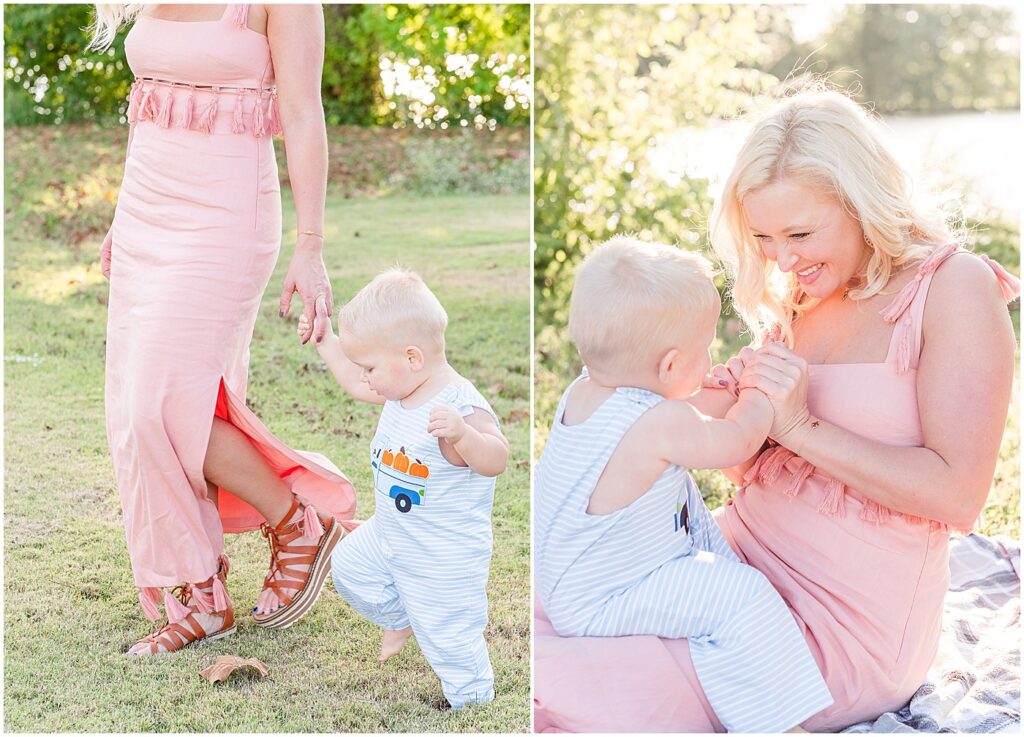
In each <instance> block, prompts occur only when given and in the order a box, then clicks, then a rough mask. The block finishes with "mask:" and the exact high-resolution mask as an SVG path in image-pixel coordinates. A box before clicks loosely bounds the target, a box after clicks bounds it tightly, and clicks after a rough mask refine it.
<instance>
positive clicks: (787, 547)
mask: <svg viewBox="0 0 1024 737" xmlns="http://www.w3.org/2000/svg"><path fill="white" fill-rule="evenodd" d="M912 192H913V186H912V184H911V182H910V179H909V178H908V176H907V175H906V173H905V171H904V170H903V169H902V168H901V167H900V165H899V164H898V163H897V161H896V159H895V158H894V157H893V155H892V154H891V153H890V152H889V150H888V149H887V147H886V145H885V143H884V142H883V140H882V138H881V136H880V134H879V131H878V128H877V125H876V123H875V122H874V121H873V120H872V119H871V118H870V117H869V115H868V114H867V113H866V112H865V110H864V109H862V108H860V107H859V106H858V105H856V104H855V103H854V102H852V101H851V100H849V99H848V98H847V97H845V96H843V95H841V94H839V93H837V92H834V91H826V90H810V91H805V92H802V93H800V94H797V95H794V96H792V97H790V98H788V99H786V100H783V101H781V102H780V103H779V104H778V105H777V106H776V107H775V108H774V110H772V111H771V112H770V114H768V115H767V116H766V117H765V118H764V119H762V120H761V121H760V122H759V123H758V124H757V125H755V126H754V128H753V130H752V131H751V133H750V134H749V136H748V138H747V140H746V142H745V143H744V145H743V148H742V149H741V151H740V153H739V155H738V158H737V161H736V163H735V164H734V166H733V169H732V173H731V174H730V176H729V178H728V180H727V181H726V184H725V188H724V193H723V195H722V197H721V199H720V200H719V202H718V203H717V205H716V210H715V212H714V215H713V219H712V229H711V240H712V244H713V246H714V249H715V251H716V252H717V253H718V255H719V256H720V257H721V259H722V260H723V261H724V262H725V264H726V265H727V267H728V269H729V273H730V276H731V277H732V299H733V302H734V304H735V306H736V309H737V311H738V312H739V314H740V315H741V316H742V317H743V319H744V321H745V322H746V324H747V326H748V327H749V329H750V330H751V332H752V333H753V334H754V335H755V336H756V337H757V340H756V343H757V345H759V346H760V347H758V348H756V349H754V348H744V349H743V350H742V351H741V352H740V354H739V355H738V356H736V357H734V358H732V359H730V360H729V361H728V362H727V363H726V364H725V365H724V366H718V367H715V369H714V370H713V372H712V373H713V375H712V376H711V377H709V378H708V379H707V380H706V381H705V389H704V390H703V391H701V392H700V393H699V394H698V395H696V396H695V397H693V398H692V401H693V402H694V403H695V404H697V405H698V407H699V408H700V409H701V410H703V411H704V412H706V413H708V414H713V415H715V416H719V417H720V416H723V415H724V413H725V411H726V410H727V409H728V407H729V406H731V404H732V403H733V402H734V401H735V398H734V396H735V393H736V389H737V382H739V386H741V387H742V386H756V387H757V388H758V389H760V390H762V391H763V392H765V393H766V394H768V396H769V398H770V399H771V401H772V404H773V405H774V408H775V420H774V424H773V425H772V429H771V432H770V438H769V441H768V442H767V443H766V444H765V446H764V447H763V448H762V449H761V451H760V452H759V453H758V454H757V455H756V456H755V457H753V458H751V459H750V460H749V461H747V462H746V463H744V464H742V465H740V466H738V467H735V468H730V469H723V471H724V473H725V474H726V475H727V476H728V477H729V478H730V479H731V480H732V481H733V482H734V483H735V484H736V485H737V487H738V490H737V492H736V494H735V498H734V499H733V500H731V501H730V502H729V503H728V505H727V506H725V507H724V508H722V509H720V510H718V511H717V513H716V519H717V522H718V524H719V526H720V527H721V529H722V531H723V532H724V534H725V537H726V538H727V539H728V541H729V543H730V545H731V546H732V547H733V549H734V550H735V551H736V553H737V554H738V555H739V557H740V559H741V560H743V561H744V562H746V563H749V564H750V565H753V566H755V567H756V568H758V569H759V570H760V571H761V572H762V573H763V574H765V576H767V578H768V579H769V581H771V583H772V584H773V585H774V586H775V588H776V589H777V590H778V591H779V593H780V594H781V595H782V597H783V598H784V599H785V600H786V602H787V603H788V605H789V607H790V609H791V610H792V612H793V614H794V616H795V618H796V620H797V623H798V625H799V626H800V628H801V630H802V631H803V633H804V635H805V637H806V639H807V642H808V645H809V646H810V649H811V653H812V655H813V656H814V658H815V660H816V662H817V664H818V666H819V668H820V669H821V672H822V674H823V676H824V677H825V680H826V682H827V684H828V687H829V690H830V691H831V693H832V696H833V697H834V699H835V703H834V704H833V705H832V706H830V707H829V708H827V709H825V710H824V711H822V712H819V713H818V714H817V715H816V716H814V717H812V718H811V719H810V720H808V721H806V722H805V723H804V725H803V726H804V728H806V729H808V730H810V731H833V730H837V729H841V728H842V727H844V726H846V725H849V724H852V723H855V722H858V721H861V720H863V719H866V718H871V717H873V716H877V715H878V714H879V713H881V712H884V711H886V710H890V709H894V708H897V707H899V706H900V705H902V704H903V703H905V702H906V701H907V699H909V698H910V696H911V695H912V694H913V693H914V691H915V690H916V689H917V688H918V686H919V685H920V684H921V682H922V680H923V678H924V675H925V673H926V671H927V670H928V667H929V665H930V664H931V662H932V659H933V657H934V655H935V652H936V648H937V646H938V639H939V631H940V622H941V616H942V605H943V598H944V595H945V592H946V589H947V585H948V581H949V566H948V540H949V534H950V531H951V530H967V529H970V527H971V526H972V525H973V524H974V521H975V519H976V518H977V516H978V514H979V513H980V511H981V509H982V507H983V506H984V504H985V499H986V497H987V495H988V491H989V487H990V485H991V483H992V477H993V473H994V469H995V464H996V460H997V456H998V452H999V445H1000V439H1001V436H1002V430H1003V426H1004V423H1005V421H1006V413H1007V407H1008V405H1009V401H1010V394H1011V390H1012V384H1013V369H1014V350H1015V341H1014V334H1013V327H1012V325H1011V322H1010V319H1009V317H1008V315H1007V311H1006V301H1007V300H1010V299H1012V298H1013V297H1015V296H1016V295H1017V294H1018V293H1019V283H1018V282H1017V280H1016V279H1015V278H1013V277H1012V276H1010V275H1009V274H1007V273H1006V272H1005V271H1004V270H1003V269H1002V268H1001V267H1000V266H999V265H998V264H996V263H994V262H992V261H991V260H989V259H988V258H986V257H984V256H982V257H978V256H975V255H973V254H971V253H967V252H965V251H963V250H962V249H961V241H960V239H959V238H958V235H957V234H956V233H955V232H954V231H953V230H952V229H951V228H950V227H949V226H948V225H947V221H946V220H945V219H944V218H943V217H942V216H941V215H940V214H939V213H938V212H937V211H934V210H931V209H927V208H925V207H923V206H921V205H920V204H918V203H917V202H915V201H913V200H912V197H911V195H912ZM744 368H745V369H746V372H745V373H744V378H743V380H742V381H741V382H740V381H739V377H740V374H741V371H743V369H744ZM713 387H722V388H721V389H716V388H713ZM538 619H539V621H538V622H537V626H536V629H535V631H536V638H537V641H536V646H535V656H536V670H535V672H536V682H535V694H536V696H535V708H536V717H537V721H536V724H537V728H538V730H549V729H550V730H569V731H640V730H643V731H675V732H680V731H683V732H687V731H688V732H710V731H721V730H722V726H721V723H720V722H719V721H718V719H717V718H716V716H715V714H714V712H713V711H712V710H711V708H710V706H709V705H708V702H707V699H706V697H705V696H704V694H703V692H702V691H701V688H700V685H699V683H698V681H697V679H696V677H695V674H694V671H693V666H692V663H691V662H690V656H689V650H688V646H687V642H686V640H668V639H665V640H661V639H657V638H653V637H622V638H587V637H580V638H559V637H558V636H557V635H556V634H555V632H554V630H553V629H552V628H551V627H550V624H549V623H548V622H547V621H546V620H545V618H544V614H543V612H541V611H538ZM611 674H614V675H615V677H614V678H609V675H611ZM741 677H742V674H737V678H738V680H739V679H741Z"/></svg>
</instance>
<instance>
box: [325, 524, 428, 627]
mask: <svg viewBox="0 0 1024 737" xmlns="http://www.w3.org/2000/svg"><path fill="white" fill-rule="evenodd" d="M375 520H376V518H375V517H370V519H368V520H367V521H366V522H364V523H363V524H362V525H360V526H359V527H357V528H356V529H355V530H353V531H352V532H350V533H349V534H348V535H346V536H345V537H344V538H343V539H342V541H341V542H340V543H338V546H337V547H336V548H335V549H334V552H333V554H332V555H331V577H332V578H333V579H334V590H335V591H337V592H338V593H339V594H341V596H342V598H344V599H345V601H347V602H348V603H349V605H351V607H352V608H353V609H355V610H356V611H357V612H359V613H360V614H362V615H363V616H364V617H366V618H367V619H369V620H370V621H371V622H373V623H374V624H376V625H377V626H379V627H383V628H384V629H386V630H400V629H404V628H406V627H408V626H409V624H410V621H409V615H408V614H407V613H406V610H405V606H404V605H403V603H402V599H401V596H400V595H399V591H398V588H397V587H396V586H395V579H394V576H393V575H392V573H391V570H390V566H389V565H388V561H387V549H386V547H385V546H386V543H385V542H384V540H383V539H382V537H381V534H380V530H379V529H377V525H376V523H375Z"/></svg>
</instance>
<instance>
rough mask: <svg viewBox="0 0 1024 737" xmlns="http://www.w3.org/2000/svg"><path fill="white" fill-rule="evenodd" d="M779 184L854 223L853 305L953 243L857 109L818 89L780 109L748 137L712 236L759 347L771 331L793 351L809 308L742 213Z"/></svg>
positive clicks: (846, 100)
mask: <svg viewBox="0 0 1024 737" xmlns="http://www.w3.org/2000/svg"><path fill="white" fill-rule="evenodd" d="M784 177H793V178H795V179H798V180H799V181H800V182H801V183H803V184H806V185H809V186H813V187H817V188H820V189H821V190H823V191H824V192H826V193H828V194H830V195H832V196H834V197H835V198H836V199H837V200H838V201H839V203H840V204H841V205H842V207H843V208H845V210H846V211H847V212H848V213H849V214H850V215H851V216H852V217H854V218H856V219H857V220H858V221H859V223H860V225H861V229H862V230H863V232H864V240H865V243H866V244H867V246H868V248H869V249H870V251H871V255H870V258H869V261H868V265H867V273H866V284H865V285H864V287H863V288H861V289H857V290H851V291H850V297H851V298H853V299H863V298H866V297H870V296H872V295H874V294H878V293H879V292H881V291H882V290H883V289H884V288H885V286H886V284H888V283H889V279H890V278H891V277H892V275H893V272H894V271H895V270H897V269H899V268H901V267H902V266H904V265H905V264H907V263H910V262H914V261H917V260H920V259H922V258H925V257H926V256H927V255H928V254H929V253H931V252H932V251H933V250H934V249H935V248H937V247H939V246H941V245H944V244H946V243H949V242H951V241H954V240H957V236H956V235H955V234H954V231H953V229H952V228H951V227H950V225H948V224H947V218H946V216H945V215H943V213H942V212H941V210H940V209H939V208H937V207H935V206H933V205H927V204H922V203H920V202H917V201H915V195H914V191H913V184H912V182H911V179H910V177H909V176H908V174H907V172H906V171H905V170H904V169H903V167H902V166H901V165H900V163H899V162H898V161H897V160H896V158H895V157H894V156H893V155H892V153H891V152H890V151H889V150H888V148H887V147H886V145H885V142H884V141H883V139H882V136H881V133H880V130H879V126H878V123H877V121H876V120H874V119H873V118H872V117H871V116H870V115H869V114H868V112H867V111H866V110H865V109H864V108H863V107H861V106H860V105H858V104H857V103H856V102H854V101H853V100H851V99H850V98H849V97H847V96H846V95H844V94H842V93H840V92H838V91H836V90H833V89H829V88H827V87H826V86H825V85H824V84H823V83H818V84H817V85H816V86H814V87H813V88H811V89H805V90H803V91H801V92H798V93H797V94H794V95H792V96H790V97H788V98H787V99H784V100H782V101H781V102H779V103H778V104H776V105H775V107H774V108H773V109H772V110H771V111H770V112H769V113H768V114H767V115H766V116H765V117H763V118H762V119H761V120H760V121H758V122H757V123H756V124H755V125H754V127H753V129H752V130H751V131H750V133H749V135H748V136H747V139H746V141H745V142H744V144H743V147H742V148H741V149H740V152H739V154H738V155H737V157H736V163H735V164H734V165H733V168H732V172H731V173H730V174H729V177H728V179H727V180H726V182H725V186H724V188H723V191H722V195H721V197H720V198H719V199H718V201H717V202H716V203H715V207H714V210H713V212H712V216H711V228H710V233H709V235H710V238H711V244H712V247H713V248H714V250H715V252H716V253H717V254H718V256H719V257H720V258H721V259H722V261H723V262H724V263H725V264H726V266H727V267H728V269H729V271H730V272H731V275H732V277H733V284H732V301H733V304H734V305H735V307H736V310H737V311H738V312H739V314H740V315H741V316H742V318H743V320H744V322H745V323H746V324H747V326H748V328H750V330H751V331H752V332H753V333H754V337H755V340H757V341H760V340H762V339H763V338H764V337H765V336H766V334H767V333H768V332H769V331H770V330H771V328H772V327H773V326H775V325H778V326H779V327H780V328H781V337H783V338H784V339H785V340H786V342H787V343H789V344H790V345H792V338H793V332H792V323H793V321H794V320H795V319H796V318H797V317H798V316H799V315H800V314H801V312H802V311H803V310H806V309H807V307H809V306H810V305H811V304H813V302H811V301H808V300H806V299H805V297H806V295H805V294H804V293H803V291H802V290H801V289H800V286H799V283H798V282H797V281H796V279H795V276H794V275H793V274H790V275H789V276H788V278H787V277H784V276H783V275H782V273H781V272H779V271H778V270H777V268H776V265H775V264H774V262H770V261H769V260H768V259H767V258H766V257H765V255H764V254H763V252H762V251H761V247H760V245H759V244H758V242H757V241H756V240H755V239H754V237H753V235H752V234H751V232H750V228H749V225H748V223H747V220H746V215H745V213H744V210H743V199H744V198H745V197H746V196H747V195H748V194H750V193H751V192H754V191H755V190H758V189H760V188H762V187H764V186H766V185H768V184H772V183H774V182H776V181H778V180H780V179H782V178H784Z"/></svg>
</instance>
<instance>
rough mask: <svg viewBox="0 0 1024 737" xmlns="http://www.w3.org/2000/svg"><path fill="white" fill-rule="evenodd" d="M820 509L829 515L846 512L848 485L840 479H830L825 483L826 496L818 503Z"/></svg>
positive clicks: (840, 515) (838, 514)
mask: <svg viewBox="0 0 1024 737" xmlns="http://www.w3.org/2000/svg"><path fill="white" fill-rule="evenodd" d="M818 511H819V512H821V513H822V514H825V515H828V516H829V517H837V518H838V517H842V516H843V515H845V514H846V486H845V485H844V484H843V482H842V481H840V480H839V479H831V478H830V479H829V480H828V483H827V484H825V498H824V499H822V500H821V504H819V505H818Z"/></svg>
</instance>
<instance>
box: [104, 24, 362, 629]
mask: <svg viewBox="0 0 1024 737" xmlns="http://www.w3.org/2000/svg"><path fill="white" fill-rule="evenodd" d="M248 7H249V6H248V5H228V6H227V9H226V10H225V11H224V14H223V15H222V17H221V18H220V19H219V20H216V21H200V22H177V21H168V20H161V19H157V18H149V17H145V16H141V17H139V18H138V19H137V20H136V23H135V25H134V26H133V27H132V29H131V30H130V31H129V33H128V35H127V37H126V38H125V52H126V55H127V58H128V63H129V65H130V67H131V69H132V71H133V72H134V73H135V75H136V82H135V84H133V86H132V94H131V99H130V104H129V111H128V117H129V120H130V121H131V122H132V123H134V137H133V139H132V143H131V147H130V150H129V151H128V154H127V158H126V160H125V169H124V179H123V181H122V184H121V192H120V195H119V197H118V202H117V209H116V212H115V214H114V220H113V248H112V264H111V273H110V301H109V314H108V318H107V362H106V413H107V436H108V441H109V444H110V451H111V455H112V457H113V462H114V469H115V473H116V476H117V483H118V487H119V490H120V495H121V505H122V512H123V519H124V526H125V532H126V534H127V539H128V552H129V555H130V557H131V561H132V569H133V572H134V577H135V584H136V586H137V587H138V588H139V592H140V601H141V602H142V605H143V609H144V611H145V613H146V615H147V616H149V617H151V618H153V619H156V618H157V617H158V616H159V613H158V612H157V610H156V608H155V606H154V604H155V603H157V602H158V601H159V600H160V589H164V592H163V593H164V595H165V596H166V594H167V591H166V590H167V588H168V587H173V586H176V585H178V584H181V583H184V582H192V583H195V582H200V581H204V580H206V579H208V578H209V577H210V576H211V575H213V573H215V572H216V571H217V566H218V559H219V557H220V555H221V552H222V549H223V533H224V532H225V531H226V532H242V531H245V530H252V529H256V528H257V527H259V525H260V523H261V522H263V518H262V517H261V516H260V514H259V513H258V512H256V510H255V509H253V508H252V507H251V506H249V505H248V504H246V503H245V502H243V501H241V500H240V499H238V498H237V497H235V496H233V495H232V494H230V493H229V492H227V491H226V490H223V489H221V490H220V492H219V505H220V508H219V511H218V509H217V507H215V506H214V504H213V502H212V501H211V500H210V499H209V497H208V491H207V485H206V480H205V478H204V476H203V460H204V458H205V456H206V447H207V444H208V441H209V436H210V429H211V425H212V423H213V418H214V415H215V414H216V415H218V416H220V417H222V418H224V419H227V420H228V421H230V422H232V423H234V424H235V425H236V426H237V427H239V428H240V429H241V430H242V431H243V432H245V433H246V434H247V435H248V437H249V438H250V440H251V441H252V442H253V444H254V445H255V447H256V448H257V449H258V450H259V452H260V453H261V454H262V455H263V457H264V458H265V459H266V460H267V462H268V463H269V465H270V466H271V468H273V469H274V470H275V471H276V472H277V473H278V474H279V475H280V477H281V478H282V479H283V480H284V481H285V482H286V483H287V484H288V485H289V487H290V488H291V489H292V491H293V492H294V493H296V494H297V495H299V496H300V497H301V498H302V499H303V500H305V501H308V502H310V503H312V504H313V505H314V506H315V507H316V508H317V509H319V510H321V511H324V512H327V513H330V514H333V515H334V516H335V517H337V518H338V519H342V520H350V519H352V517H353V516H354V513H355V493H354V490H353V488H352V485H351V484H350V483H349V481H348V479H347V478H345V476H344V475H343V474H342V473H341V472H340V471H339V470H338V469H337V468H335V466H334V465H332V464H331V463H330V461H328V460H327V459H326V458H324V457H323V456H320V455H316V454H310V453H301V452H298V451H295V450H292V449H291V448H289V447H288V446H286V445H285V444H284V443H282V442H281V441H279V440H277V439H276V438H275V437H274V436H273V435H272V434H271V433H270V432H269V431H268V430H267V428H266V427H265V426H264V425H263V424H262V423H261V422H260V421H259V420H258V419H257V418H256V416H255V415H254V414H253V413H252V412H251V411H250V410H249V409H248V408H247V407H246V404H245V393H246V381H247V374H248V361H249V343H250V340H251V339H252V333H253V326H254V324H255V320H256V316H257V313H258V310H259V306H260V300H261V298H262V296H263V292H264V290H265V288H266V287H267V283H268V281H269V279H270V275H271V272H272V271H273V268H274V265H275V263H276V261H277V257H278V252H279V250H280V246H281V192H280V186H279V183H278V172H277V160H276V158H275V156H274V144H273V141H272V134H273V133H274V132H279V131H280V126H279V123H278V116H277V102H276V91H275V90H274V88H273V81H274V70H273V65H272V63H271V58H270V47H269V43H268V41H267V38H266V36H264V35H262V34H260V33H258V32H256V31H253V30H251V29H249V28H248V27H247V25H246V23H247V13H248ZM202 86H211V87H214V89H202ZM222 88H227V89H222ZM275 521H276V520H275Z"/></svg>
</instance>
